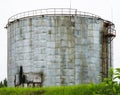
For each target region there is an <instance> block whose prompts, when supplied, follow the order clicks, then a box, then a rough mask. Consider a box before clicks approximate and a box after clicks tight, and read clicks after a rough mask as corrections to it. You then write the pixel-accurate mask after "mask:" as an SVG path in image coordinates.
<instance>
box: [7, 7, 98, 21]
mask: <svg viewBox="0 0 120 95" xmlns="http://www.w3.org/2000/svg"><path fill="white" fill-rule="evenodd" d="M37 15H67V16H70V15H80V16H83V17H88V16H89V17H95V18H100V16H97V15H95V14H92V13H89V12H82V11H78V10H77V9H71V8H48V9H38V10H32V11H26V12H22V13H18V14H15V15H13V16H11V17H10V18H9V19H8V23H10V22H12V21H14V20H17V19H21V18H24V17H31V16H37Z"/></svg>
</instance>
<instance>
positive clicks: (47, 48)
mask: <svg viewBox="0 0 120 95" xmlns="http://www.w3.org/2000/svg"><path fill="white" fill-rule="evenodd" d="M6 28H7V31H8V86H16V85H19V84H20V81H21V79H20V77H21V76H22V77H23V76H24V79H25V80H24V82H22V83H27V84H28V83H35V84H39V85H41V86H55V85H75V84H81V83H99V82H100V81H102V79H103V78H104V77H107V76H108V69H109V68H110V67H111V66H112V43H111V41H112V39H113V38H114V37H115V30H114V24H113V23H112V22H110V21H106V20H104V19H102V18H100V17H99V16H96V15H93V14H90V13H86V12H80V11H77V9H69V8H68V9H67V8H66V9H65V8H60V9H41V10H33V11H28V12H23V13H19V14H16V15H14V16H12V17H11V18H10V19H9V20H8V24H7V26H6ZM21 70H22V71H23V72H22V74H21Z"/></svg>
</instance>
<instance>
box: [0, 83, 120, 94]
mask: <svg viewBox="0 0 120 95" xmlns="http://www.w3.org/2000/svg"><path fill="white" fill-rule="evenodd" d="M117 89H118V90H119V93H120V86H119V87H117ZM105 90H106V91H107V90H109V87H108V88H107V89H106V86H105V84H98V85H97V84H82V85H76V86H56V87H43V88H22V87H21V88H20V87H18V88H0V95H108V94H101V93H102V92H103V91H104V93H107V92H105ZM110 95H111V94H110ZM115 95H120V94H115Z"/></svg>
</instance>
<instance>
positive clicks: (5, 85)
mask: <svg viewBox="0 0 120 95" xmlns="http://www.w3.org/2000/svg"><path fill="white" fill-rule="evenodd" d="M1 87H7V79H6V78H5V79H4V81H3V82H2V81H1V82H0V88H1Z"/></svg>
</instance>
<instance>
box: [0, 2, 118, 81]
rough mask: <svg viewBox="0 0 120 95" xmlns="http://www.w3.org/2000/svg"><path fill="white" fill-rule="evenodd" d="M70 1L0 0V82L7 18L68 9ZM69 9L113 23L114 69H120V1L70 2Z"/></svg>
mask: <svg viewBox="0 0 120 95" xmlns="http://www.w3.org/2000/svg"><path fill="white" fill-rule="evenodd" d="M69 7H70V0H1V1H0V81H1V80H3V79H4V78H5V77H7V31H6V29H5V28H4V27H5V26H6V24H7V20H8V18H10V17H11V16H12V15H15V14H17V13H21V12H24V11H29V10H36V9H46V8H69ZM71 7H72V8H75V9H78V10H80V11H85V12H90V13H94V14H96V15H99V16H101V17H102V18H104V19H106V20H110V21H113V23H114V24H115V26H116V31H117V37H116V38H115V39H114V46H113V47H114V52H113V53H114V58H113V60H114V62H113V65H114V67H120V63H119V62H120V43H119V41H120V33H119V31H120V0H71Z"/></svg>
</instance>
